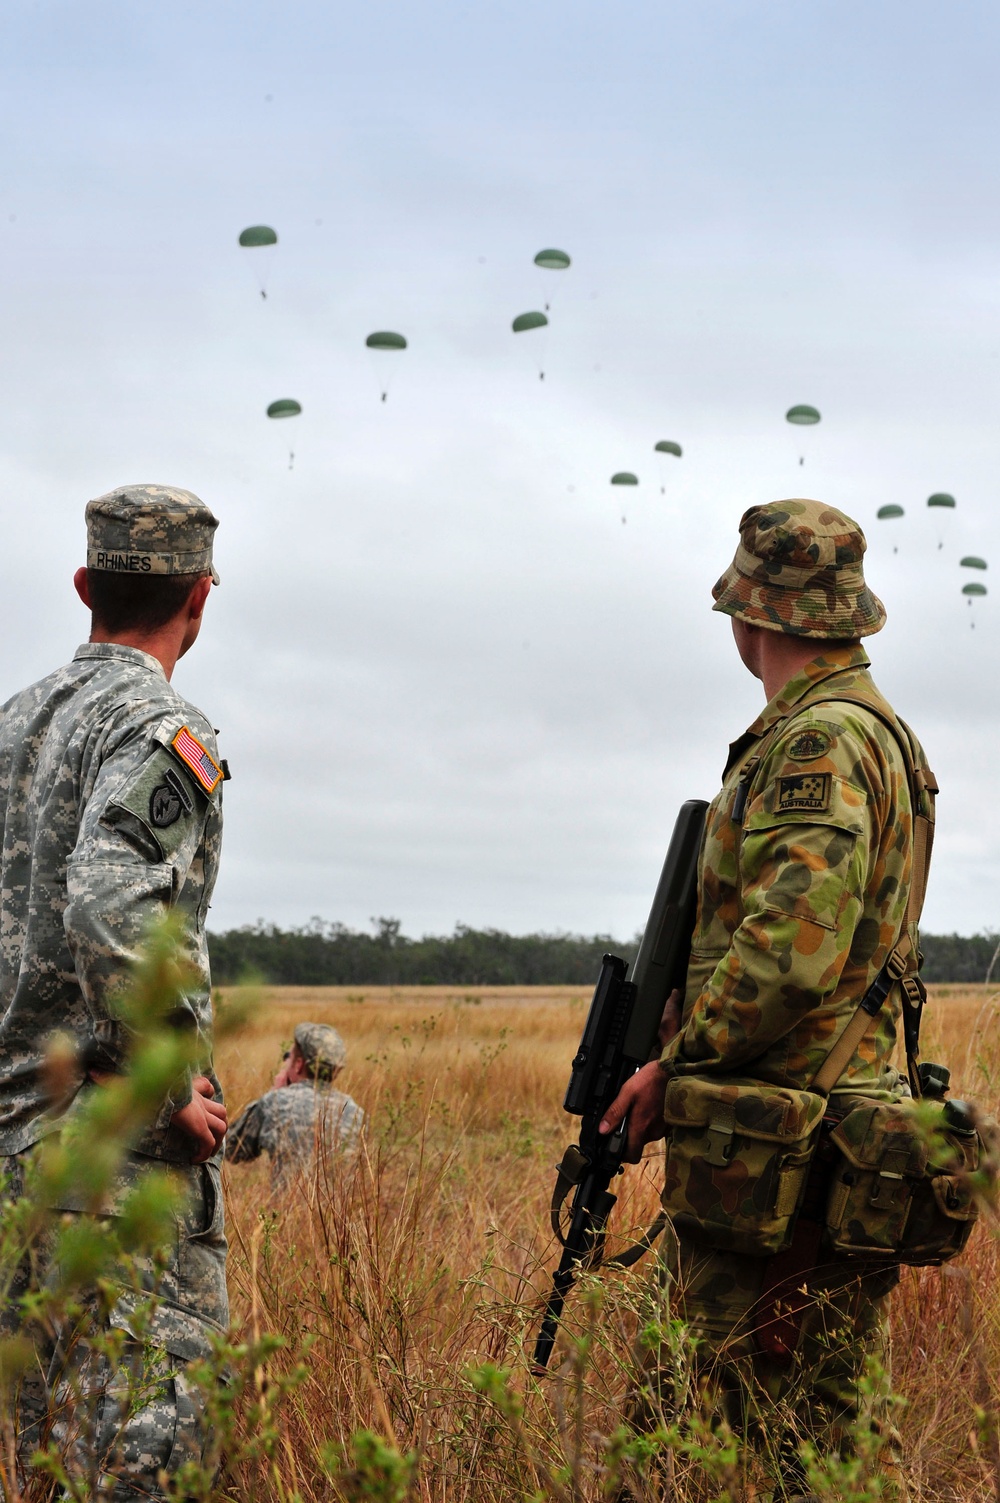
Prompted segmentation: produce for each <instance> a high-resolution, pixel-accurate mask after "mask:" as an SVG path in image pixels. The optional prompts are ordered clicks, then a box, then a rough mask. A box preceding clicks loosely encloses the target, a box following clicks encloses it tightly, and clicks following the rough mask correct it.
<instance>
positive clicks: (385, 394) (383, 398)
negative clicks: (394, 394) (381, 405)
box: [382, 391, 389, 402]
mask: <svg viewBox="0 0 1000 1503" xmlns="http://www.w3.org/2000/svg"><path fill="white" fill-rule="evenodd" d="M388 395H389V393H388V392H387V391H384V392H383V393H382V401H383V402H384V401H385V399H386V397H387V396H388Z"/></svg>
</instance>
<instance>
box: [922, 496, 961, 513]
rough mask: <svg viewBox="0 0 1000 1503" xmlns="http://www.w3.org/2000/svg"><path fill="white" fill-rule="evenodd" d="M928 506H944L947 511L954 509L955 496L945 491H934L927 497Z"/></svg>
mask: <svg viewBox="0 0 1000 1503" xmlns="http://www.w3.org/2000/svg"><path fill="white" fill-rule="evenodd" d="M927 505H928V506H946V507H947V508H948V510H949V511H954V510H955V497H954V496H949V495H948V492H947V491H935V492H934V494H933V496H928V497H927Z"/></svg>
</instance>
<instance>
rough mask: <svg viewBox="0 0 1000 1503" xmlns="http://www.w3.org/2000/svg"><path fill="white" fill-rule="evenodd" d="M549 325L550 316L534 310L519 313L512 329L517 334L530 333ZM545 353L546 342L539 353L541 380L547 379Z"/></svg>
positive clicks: (512, 324)
mask: <svg viewBox="0 0 1000 1503" xmlns="http://www.w3.org/2000/svg"><path fill="white" fill-rule="evenodd" d="M548 326H549V321H548V318H547V317H546V316H545V314H544V313H539V312H538V311H537V310H535V311H533V312H530V313H519V314H518V315H517V317H516V318H515V319H514V320H513V322H512V323H511V329H512V330H513V332H514V333H515V334H530V333H531V331H532V330H533V329H547V328H548ZM544 354H545V350H544V344H543V346H542V349H541V350H540V352H539V354H538V379H539V381H544V380H545V360H544Z"/></svg>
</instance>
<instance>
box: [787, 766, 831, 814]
mask: <svg viewBox="0 0 1000 1503" xmlns="http://www.w3.org/2000/svg"><path fill="white" fill-rule="evenodd" d="M832 781H833V780H832V778H831V776H830V774H829V773H828V772H802V773H799V774H798V775H797V776H796V777H791V778H779V779H778V807H777V811H776V812H777V813H779V814H782V813H784V814H799V813H805V814H808V813H810V812H813V811H815V812H816V813H822V812H823V811H824V810H826V809H829V807H830V789H831V785H832Z"/></svg>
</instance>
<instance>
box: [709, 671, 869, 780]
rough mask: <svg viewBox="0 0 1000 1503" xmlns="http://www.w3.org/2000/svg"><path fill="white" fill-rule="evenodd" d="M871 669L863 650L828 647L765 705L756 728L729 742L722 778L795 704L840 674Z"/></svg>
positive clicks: (786, 716) (754, 725)
mask: <svg viewBox="0 0 1000 1503" xmlns="http://www.w3.org/2000/svg"><path fill="white" fill-rule="evenodd" d="M870 667H871V660H870V658H869V657H868V654H867V652H865V650H864V648H863V647H829V648H827V650H826V652H823V653H820V654H819V655H818V656H817V657H815V658H813V660H812V662H811V663H807V664H806V665H805V667H804V668H802V669H801V670H800V671H799V672H798V673H796V674H795V675H794V677H793V678H790V679H789V680H788V683H787V684H785V685H784V686H783V688H782V689H781V690H780V691H779V692H778V693H777V694H776V695H775V696H774V698H773V699H772V700H771V701H770V703H769V704H767V705H765V706H764V709H763V710H762V711H761V713H760V714H759V715H758V716H757V719H756V720H755V721H754V723H753V725H750V726H748V727H747V729H746V730H745V731H744V732H743V735H742V736H737V738H736V740H735V741H733V742H731V743H730V747H729V757H728V759H727V761H726V766H725V769H724V772H723V776H726V775H727V774H728V773H729V772H730V770H731V769H732V768H733V767H734V766H735V765H736V763H737V762H739V761H741V760H742V758H743V757H745V756H746V754H747V752H748V751H749V750H750V748H751V747H752V746H753V744H754V742H755V741H759V740H760V738H761V737H762V736H764V735H766V734H767V732H768V731H769V730H770V729H771V728H772V726H775V725H777V724H778V723H779V721H782V720H786V719H787V718H788V716H789V715H790V714H791V713H792V711H793V710H794V709H795V707H796V705H798V704H801V702H802V701H803V700H804V699H806V698H807V697H808V696H809V695H810V694H811V693H812V691H813V690H814V689H816V688H818V687H819V686H820V685H821V684H826V683H827V682H828V680H829V679H831V678H835V677H836V675H837V674H839V673H851V672H854V673H860V672H863V671H864V670H865V669H867V668H870Z"/></svg>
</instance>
